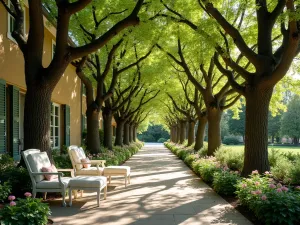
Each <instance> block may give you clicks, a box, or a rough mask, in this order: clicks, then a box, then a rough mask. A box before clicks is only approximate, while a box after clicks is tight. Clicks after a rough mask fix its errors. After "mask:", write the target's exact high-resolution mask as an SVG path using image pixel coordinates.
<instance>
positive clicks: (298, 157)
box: [281, 152, 300, 162]
mask: <svg viewBox="0 0 300 225" xmlns="http://www.w3.org/2000/svg"><path fill="white" fill-rule="evenodd" d="M281 155H283V156H284V157H286V158H287V159H288V160H290V161H291V162H295V161H297V160H300V154H299V153H297V154H296V153H293V152H285V153H281Z"/></svg>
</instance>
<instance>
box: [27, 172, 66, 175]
mask: <svg viewBox="0 0 300 225" xmlns="http://www.w3.org/2000/svg"><path fill="white" fill-rule="evenodd" d="M31 174H32V175H33V176H39V175H58V176H62V175H63V173H60V172H33V173H31Z"/></svg>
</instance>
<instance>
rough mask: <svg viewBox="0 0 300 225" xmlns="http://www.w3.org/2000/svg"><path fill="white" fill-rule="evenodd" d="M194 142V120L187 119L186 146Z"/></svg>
mask: <svg viewBox="0 0 300 225" xmlns="http://www.w3.org/2000/svg"><path fill="white" fill-rule="evenodd" d="M194 142H195V121H189V124H188V146H191V145H192V144H193V143H194Z"/></svg>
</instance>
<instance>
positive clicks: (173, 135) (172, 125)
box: [164, 114, 178, 143]
mask: <svg viewBox="0 0 300 225" xmlns="http://www.w3.org/2000/svg"><path fill="white" fill-rule="evenodd" d="M164 122H165V123H166V125H167V126H168V127H169V130H170V141H171V142H173V143H177V142H178V140H177V123H176V119H175V118H174V116H173V115H172V114H168V115H166V116H164Z"/></svg>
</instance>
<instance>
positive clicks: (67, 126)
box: [64, 105, 70, 146]
mask: <svg viewBox="0 0 300 225" xmlns="http://www.w3.org/2000/svg"><path fill="white" fill-rule="evenodd" d="M64 114H65V115H64V117H65V118H64V121H65V146H70V106H69V105H65V106H64Z"/></svg>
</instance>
